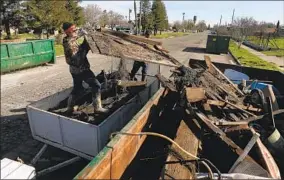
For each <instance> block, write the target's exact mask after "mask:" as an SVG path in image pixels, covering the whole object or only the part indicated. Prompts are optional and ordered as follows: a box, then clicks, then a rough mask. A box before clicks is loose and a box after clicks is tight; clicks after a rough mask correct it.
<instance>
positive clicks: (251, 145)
mask: <svg viewBox="0 0 284 180" xmlns="http://www.w3.org/2000/svg"><path fill="white" fill-rule="evenodd" d="M259 136H260V134H258V133H256V132H255V133H253V136H252V138H251V140H250V141H249V143H248V144H247V145H246V147H245V149H244V152H243V153H242V154H241V155H240V156H239V157H238V159H237V160H236V161H235V163H234V164H233V166H232V167H231V169H230V170H229V173H232V172H233V171H234V169H235V168H236V167H237V166H238V165H239V164H240V163H241V162H242V161H243V160H244V159H245V157H246V156H247V155H248V153H249V151H250V150H251V149H252V147H253V146H254V144H255V143H256V141H257V139H258V138H259Z"/></svg>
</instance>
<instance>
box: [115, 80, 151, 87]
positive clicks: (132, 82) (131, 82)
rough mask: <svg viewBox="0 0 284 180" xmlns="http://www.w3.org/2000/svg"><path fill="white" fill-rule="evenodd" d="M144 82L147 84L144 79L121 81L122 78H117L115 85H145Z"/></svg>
mask: <svg viewBox="0 0 284 180" xmlns="http://www.w3.org/2000/svg"><path fill="white" fill-rule="evenodd" d="M146 84H147V82H146V81H122V80H119V81H118V82H117V85H118V86H122V87H133V86H145V85H146Z"/></svg>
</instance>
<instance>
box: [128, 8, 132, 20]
mask: <svg viewBox="0 0 284 180" xmlns="http://www.w3.org/2000/svg"><path fill="white" fill-rule="evenodd" d="M131 12H132V10H131V9H129V15H128V21H129V22H130V13H131Z"/></svg>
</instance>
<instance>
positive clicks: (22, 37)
mask: <svg viewBox="0 0 284 180" xmlns="http://www.w3.org/2000/svg"><path fill="white" fill-rule="evenodd" d="M11 36H12V39H38V38H39V37H38V36H37V35H35V34H29V33H24V34H17V35H15V34H14V33H12V35H11ZM5 37H6V34H4V33H3V34H2V36H1V39H4V38H5Z"/></svg>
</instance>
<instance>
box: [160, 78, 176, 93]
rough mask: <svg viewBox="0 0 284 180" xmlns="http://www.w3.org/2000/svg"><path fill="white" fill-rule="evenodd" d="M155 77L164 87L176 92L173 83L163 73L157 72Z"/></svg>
mask: <svg viewBox="0 0 284 180" xmlns="http://www.w3.org/2000/svg"><path fill="white" fill-rule="evenodd" d="M156 77H157V78H158V80H159V81H160V82H161V83H162V85H163V86H164V87H165V88H168V89H169V90H171V91H173V92H176V91H177V89H176V87H175V86H174V84H173V83H172V82H170V81H169V80H168V79H167V78H165V77H164V76H163V75H161V74H157V75H156Z"/></svg>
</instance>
